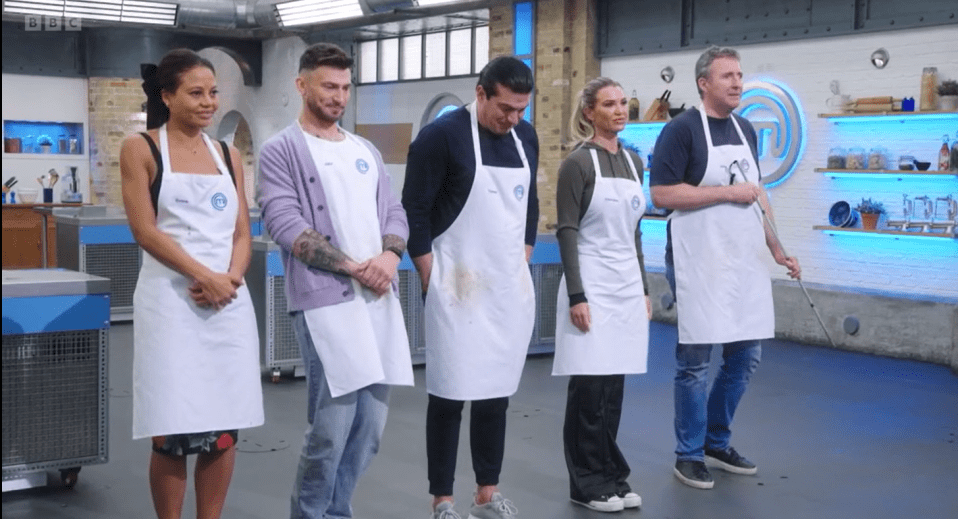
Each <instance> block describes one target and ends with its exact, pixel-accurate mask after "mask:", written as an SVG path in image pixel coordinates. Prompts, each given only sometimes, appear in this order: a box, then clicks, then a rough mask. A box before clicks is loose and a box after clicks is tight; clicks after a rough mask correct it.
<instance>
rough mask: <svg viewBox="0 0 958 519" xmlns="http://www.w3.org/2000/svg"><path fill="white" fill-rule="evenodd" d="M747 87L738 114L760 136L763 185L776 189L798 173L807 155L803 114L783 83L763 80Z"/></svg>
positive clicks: (789, 90) (794, 97) (759, 147)
mask: <svg viewBox="0 0 958 519" xmlns="http://www.w3.org/2000/svg"><path fill="white" fill-rule="evenodd" d="M744 87H745V88H744V91H743V93H742V103H741V104H740V105H739V107H738V110H737V112H738V114H739V115H741V116H742V117H744V118H746V119H748V120H749V122H750V123H752V126H753V127H755V133H756V134H757V135H758V159H759V167H760V168H761V171H762V183H763V184H765V185H766V187H775V186H777V185H779V184H781V183H782V182H784V181H785V179H787V178H788V177H789V175H791V174H792V172H793V171H795V168H796V167H798V163H799V162H800V161H801V160H802V156H803V155H804V154H805V145H806V143H807V141H808V138H807V136H806V131H805V128H806V126H805V116H804V112H803V111H802V107H801V105H800V104H799V102H798V97H797V96H796V95H795V94H794V93H793V92H792V91H791V89H789V88H788V87H787V86H785V85H784V84H783V83H779V82H778V81H775V80H771V79H763V80H759V81H750V82H748V83H746V84H745V85H744Z"/></svg>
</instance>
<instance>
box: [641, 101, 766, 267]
mask: <svg viewBox="0 0 958 519" xmlns="http://www.w3.org/2000/svg"><path fill="white" fill-rule="evenodd" d="M732 117H735V119H736V120H737V121H738V124H739V126H740V127H741V128H742V134H743V135H745V140H746V141H748V146H749V148H751V150H752V157H753V158H754V159H755V162H754V164H755V165H756V166H757V165H758V138H757V137H756V135H755V128H753V127H752V123H750V122H749V121H748V119H745V118H744V117H741V116H739V115H737V114H732ZM707 119H708V123H709V132H710V133H711V135H712V145H713V146H728V145H738V144H742V139H740V138H739V136H738V132H736V131H735V125H733V124H732V119H731V118H725V119H717V118H714V117H707ZM708 156H709V150H708V142H706V140H705V132H704V131H703V128H702V116H701V113H700V112H699V110H698V109H697V108H692V109H689V110H686V111H684V112H682V113H681V114H679V115H678V116H677V117H676V118H675V119H672V120H671V121H670V122H669V123H668V124H666V125H665V127H664V128H662V133H660V134H659V138H658V140H656V141H655V151H654V152H653V154H652V164H650V166H649V167H650V168H651V170H650V171H649V187H650V188H651V187H652V186H674V185H676V184H681V183H682V182H684V183H686V184H691V185H693V186H697V185H699V183H700V182H702V178H703V177H704V176H705V167H706V166H707V165H708ZM761 178H762V177H761V174H760V173H759V171H758V168H757V167H756V168H754V170H753V171H749V178H748V180H749V181H750V182H753V183H758V182H759V181H760V180H761ZM667 236H668V237H667V240H666V244H665V262H666V263H668V264H672V226H671V225H669V226H668V227H667Z"/></svg>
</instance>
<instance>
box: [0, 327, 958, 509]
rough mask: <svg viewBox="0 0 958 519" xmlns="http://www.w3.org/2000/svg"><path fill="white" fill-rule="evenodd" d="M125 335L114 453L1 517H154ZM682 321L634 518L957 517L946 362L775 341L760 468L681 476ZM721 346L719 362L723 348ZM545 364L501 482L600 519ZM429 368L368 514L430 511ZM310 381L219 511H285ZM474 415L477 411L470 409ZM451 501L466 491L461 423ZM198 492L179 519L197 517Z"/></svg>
mask: <svg viewBox="0 0 958 519" xmlns="http://www.w3.org/2000/svg"><path fill="white" fill-rule="evenodd" d="M131 340H132V326H131V325H130V324H119V325H114V327H113V328H112V329H111V332H110V349H111V354H110V357H111V363H110V377H111V378H110V381H111V398H110V406H111V407H110V451H109V457H110V460H109V462H108V463H106V464H103V465H90V466H86V467H83V469H82V470H81V472H80V477H79V482H78V484H77V485H76V487H75V488H73V489H72V490H68V489H65V488H63V487H62V486H61V485H60V482H59V475H58V474H57V473H56V472H50V478H49V479H50V482H51V484H50V485H49V486H47V487H43V488H37V489H31V490H23V491H14V492H7V493H5V494H3V517H4V518H11V519H13V518H18V519H19V518H24V519H26V518H29V519H67V518H69V519H94V518H95V519H131V518H149V517H152V513H153V512H152V505H151V501H150V495H149V489H148V485H147V461H148V459H149V452H150V447H149V442H148V440H138V441H132V440H130V439H129V438H130V423H131V412H132V411H131V406H132V399H131V397H130V384H131V382H130V381H131V376H130V369H131V365H132V347H131ZM674 341H675V328H674V327H672V326H669V325H663V324H659V323H654V324H653V326H652V346H651V348H650V349H651V351H650V355H649V373H648V374H646V375H642V376H634V377H629V378H628V379H627V385H626V396H625V413H624V416H623V421H622V426H621V428H620V432H619V438H620V445H621V446H622V448H623V451H624V452H625V454H626V457H627V458H628V460H629V462H630V464H631V465H632V476H631V478H630V482H631V484H632V487H633V489H635V490H636V491H637V492H639V493H640V494H641V496H642V500H643V505H642V508H641V510H639V511H626V512H621V513H619V514H614V515H613V516H618V517H623V518H626V517H629V518H632V517H634V518H648V519H651V518H654V519H696V518H706V517H707V518H710V519H799V518H803V519H804V518H808V519H823V518H829V519H830V518H836V519H837V518H842V519H845V518H847V519H855V518H863V519H864V518H868V519H881V518H889V519H891V518H894V519H902V518H909V519H955V518H958V377H956V376H955V374H954V373H953V372H951V371H950V370H949V369H948V368H945V367H941V366H936V365H930V364H923V363H917V362H912V361H904V360H896V359H889V358H881V357H873V356H867V355H861V354H856V353H848V352H842V351H834V350H829V349H822V348H817V347H809V346H803V345H800V344H794V343H789V342H781V341H770V342H768V343H766V346H765V348H764V359H763V363H762V366H761V367H760V368H759V371H758V373H757V374H756V376H755V378H754V379H753V382H752V385H751V387H750V389H749V392H748V393H747V394H746V396H745V400H744V401H743V404H742V406H741V407H740V411H739V413H738V416H737V417H736V424H735V428H734V433H735V434H734V436H733V444H734V446H735V447H737V448H738V449H739V451H741V452H742V453H744V454H745V455H746V456H748V457H749V458H751V459H752V460H753V461H755V462H756V463H757V464H758V465H759V473H758V475H757V476H751V477H750V476H734V475H730V474H726V473H724V472H721V471H715V472H714V475H715V478H716V484H715V488H714V489H713V490H710V491H703V490H695V489H692V488H689V487H686V486H684V485H682V484H681V483H679V482H678V481H677V480H676V479H675V478H674V477H673V476H672V464H673V462H674V458H673V454H672V449H673V447H674V444H673V438H672V428H671V423H672V383H671V379H672V345H673V344H674ZM716 354H717V353H714V354H713V355H716ZM551 367H552V358H551V356H538V357H532V358H530V359H529V361H528V363H527V365H526V369H525V373H524V377H523V381H522V384H521V386H520V389H519V392H518V394H516V395H515V397H513V399H512V404H511V406H510V412H509V420H510V421H509V427H508V443H507V447H506V461H505V467H504V470H503V475H502V481H501V485H500V487H501V489H502V490H503V492H504V493H505V495H506V496H507V497H509V498H510V499H512V500H513V501H514V502H515V504H516V506H518V508H519V512H520V515H519V517H521V518H529V519H573V518H575V519H581V518H586V517H596V518H597V517H607V516H608V515H607V514H600V513H597V512H591V511H588V510H585V509H583V508H580V507H575V506H573V505H571V504H570V503H569V501H568V487H567V479H566V470H565V464H564V461H563V456H562V449H561V441H562V440H561V430H562V417H563V412H564V405H565V384H566V378H565V377H552V376H550V371H551ZM423 378H424V372H423V370H422V368H417V370H416V384H417V385H416V387H415V388H399V389H396V390H394V392H393V396H392V401H391V407H390V415H389V423H388V425H387V427H386V433H385V437H384V439H383V445H382V449H381V451H380V453H379V455H378V457H377V458H376V459H375V460H374V462H373V464H372V467H371V468H370V470H369V472H368V473H367V474H366V476H365V477H364V479H363V480H362V481H361V483H360V486H359V489H358V490H357V494H356V498H355V500H354V507H355V516H356V517H357V518H363V519H391V518H397V519H422V518H426V517H428V510H429V496H427V495H426V488H427V484H426V469H425V440H424V421H425V408H426V396H425V391H424V389H423ZM305 386H306V384H305V381H304V380H303V379H284V380H282V381H281V382H280V383H278V384H272V383H270V382H265V383H264V386H263V387H264V391H265V397H266V398H265V401H266V417H267V422H266V425H265V426H263V427H259V428H256V429H252V430H249V431H245V432H241V436H240V438H241V444H240V453H239V455H238V456H237V466H236V472H235V475H234V477H233V483H232V486H231V489H230V494H229V497H228V498H227V504H226V510H225V513H224V515H223V517H224V518H230V519H252V518H257V519H260V518H281V517H284V516H286V517H288V506H289V505H288V501H289V492H290V486H291V484H292V481H293V476H294V471H295V467H296V460H297V456H298V452H299V447H300V444H301V441H302V431H303V429H304V427H305V401H306V398H305ZM467 416H468V415H467ZM463 430H464V436H463V439H462V441H461V443H460V461H459V468H458V472H457V476H458V479H457V483H456V494H457V497H458V499H459V503H460V504H459V506H458V507H457V508H458V509H459V511H460V512H465V511H467V506H466V504H467V503H468V502H469V499H470V498H471V494H472V483H471V482H472V476H471V469H470V467H471V465H470V461H469V457H468V442H467V437H466V434H467V433H466V431H468V428H467V427H466V424H464V427H463ZM193 499H194V497H193V493H192V491H190V493H189V494H188V496H187V500H188V501H187V503H188V504H187V506H186V512H185V514H184V517H186V518H193V517H195V512H194V510H193V506H192V500H193Z"/></svg>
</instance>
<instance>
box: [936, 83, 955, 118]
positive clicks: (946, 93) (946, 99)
mask: <svg viewBox="0 0 958 519" xmlns="http://www.w3.org/2000/svg"><path fill="white" fill-rule="evenodd" d="M938 108H939V109H940V110H945V111H954V110H958V81H955V80H954V79H947V80H945V81H942V82H941V84H940V85H938Z"/></svg>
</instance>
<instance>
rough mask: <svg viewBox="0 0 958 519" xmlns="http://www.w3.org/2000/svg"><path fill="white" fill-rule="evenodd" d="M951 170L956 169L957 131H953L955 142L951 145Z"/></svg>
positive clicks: (957, 162)
mask: <svg viewBox="0 0 958 519" xmlns="http://www.w3.org/2000/svg"><path fill="white" fill-rule="evenodd" d="M950 162H951V170H952V171H958V132H955V142H954V144H952V145H951V160H950Z"/></svg>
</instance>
